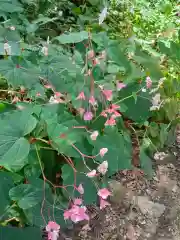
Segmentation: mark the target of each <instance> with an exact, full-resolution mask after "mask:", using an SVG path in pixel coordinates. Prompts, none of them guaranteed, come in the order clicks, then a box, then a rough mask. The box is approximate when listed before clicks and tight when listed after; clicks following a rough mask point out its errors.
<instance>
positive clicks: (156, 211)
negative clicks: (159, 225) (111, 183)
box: [137, 196, 165, 218]
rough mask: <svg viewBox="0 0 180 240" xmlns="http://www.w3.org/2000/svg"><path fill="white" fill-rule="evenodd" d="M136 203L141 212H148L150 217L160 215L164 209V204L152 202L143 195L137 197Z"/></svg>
mask: <svg viewBox="0 0 180 240" xmlns="http://www.w3.org/2000/svg"><path fill="white" fill-rule="evenodd" d="M137 198H138V199H137V205H138V207H139V208H140V210H141V212H142V213H143V214H149V215H151V216H152V217H156V218H158V217H160V216H161V215H162V214H163V212H164V211H165V206H164V204H160V203H154V202H152V201H150V200H149V199H148V197H145V196H138V197H137Z"/></svg>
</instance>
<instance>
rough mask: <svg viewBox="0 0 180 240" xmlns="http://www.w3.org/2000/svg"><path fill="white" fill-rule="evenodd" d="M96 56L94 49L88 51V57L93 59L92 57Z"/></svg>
mask: <svg viewBox="0 0 180 240" xmlns="http://www.w3.org/2000/svg"><path fill="white" fill-rule="evenodd" d="M94 56H95V53H94V50H90V51H89V52H88V53H87V57H88V59H92V58H94Z"/></svg>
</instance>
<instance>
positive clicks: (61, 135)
mask: <svg viewBox="0 0 180 240" xmlns="http://www.w3.org/2000/svg"><path fill="white" fill-rule="evenodd" d="M46 122H47V132H48V136H49V137H50V139H51V140H52V142H51V144H52V145H53V146H54V148H55V149H56V150H58V151H59V152H60V153H63V154H65V155H68V156H71V157H78V156H79V153H78V152H77V151H76V150H75V149H74V148H73V147H72V144H74V143H76V142H78V141H80V140H81V134H79V131H78V130H77V129H71V130H70V129H69V128H68V127H67V126H66V124H58V123H57V121H56V119H55V121H54V120H53V121H52V120H49V121H46Z"/></svg>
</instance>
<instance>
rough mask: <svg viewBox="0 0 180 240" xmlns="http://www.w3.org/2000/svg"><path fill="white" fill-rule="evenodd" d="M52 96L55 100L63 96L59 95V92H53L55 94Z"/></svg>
mask: <svg viewBox="0 0 180 240" xmlns="http://www.w3.org/2000/svg"><path fill="white" fill-rule="evenodd" d="M54 96H55V97H56V98H59V97H62V96H63V94H62V93H60V92H55V93H54Z"/></svg>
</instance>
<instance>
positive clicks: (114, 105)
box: [111, 104, 120, 110]
mask: <svg viewBox="0 0 180 240" xmlns="http://www.w3.org/2000/svg"><path fill="white" fill-rule="evenodd" d="M119 108H120V106H119V105H116V104H111V109H114V110H117V109H119Z"/></svg>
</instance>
